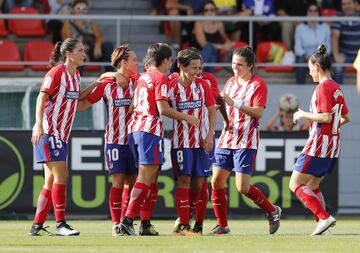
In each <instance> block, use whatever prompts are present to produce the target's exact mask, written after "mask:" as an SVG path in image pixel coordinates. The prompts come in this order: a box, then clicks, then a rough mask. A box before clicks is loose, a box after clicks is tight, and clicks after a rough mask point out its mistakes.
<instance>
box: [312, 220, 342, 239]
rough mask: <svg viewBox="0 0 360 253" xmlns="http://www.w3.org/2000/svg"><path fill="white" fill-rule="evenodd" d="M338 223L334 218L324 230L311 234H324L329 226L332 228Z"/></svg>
mask: <svg viewBox="0 0 360 253" xmlns="http://www.w3.org/2000/svg"><path fill="white" fill-rule="evenodd" d="M335 225H336V220H334V221H333V222H332V223H330V224H329V226H327V227H326V228H324V229H323V230H322V231H320V232H318V233H316V234H311V236H314V235H322V234H323V233H324V232H326V231H327V230H328V229H329V228H332V227H333V226H335Z"/></svg>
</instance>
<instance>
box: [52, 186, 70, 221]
mask: <svg viewBox="0 0 360 253" xmlns="http://www.w3.org/2000/svg"><path fill="white" fill-rule="evenodd" d="M51 197H52V200H53V206H54V214H55V220H56V221H63V220H65V210H66V184H55V183H54V184H53V187H52V190H51Z"/></svg>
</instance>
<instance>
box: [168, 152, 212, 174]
mask: <svg viewBox="0 0 360 253" xmlns="http://www.w3.org/2000/svg"><path fill="white" fill-rule="evenodd" d="M171 162H172V166H173V170H174V176H175V177H177V176H184V175H189V176H191V177H208V176H210V175H211V167H210V159H209V155H208V154H205V151H204V149H203V148H175V149H171Z"/></svg>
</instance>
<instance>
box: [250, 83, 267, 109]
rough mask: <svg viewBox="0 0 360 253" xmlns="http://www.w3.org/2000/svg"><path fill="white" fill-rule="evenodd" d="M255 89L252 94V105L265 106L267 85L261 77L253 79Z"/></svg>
mask: <svg viewBox="0 0 360 253" xmlns="http://www.w3.org/2000/svg"><path fill="white" fill-rule="evenodd" d="M255 82H256V84H255V91H254V95H253V101H252V106H260V107H266V99H267V87H266V83H265V81H264V80H262V79H260V78H259V79H257V80H255Z"/></svg>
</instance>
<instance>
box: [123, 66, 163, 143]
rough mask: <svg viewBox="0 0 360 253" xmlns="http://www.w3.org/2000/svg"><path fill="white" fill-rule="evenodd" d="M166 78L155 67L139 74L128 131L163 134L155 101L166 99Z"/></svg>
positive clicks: (161, 122) (161, 135)
mask: <svg viewBox="0 0 360 253" xmlns="http://www.w3.org/2000/svg"><path fill="white" fill-rule="evenodd" d="M167 85H168V79H167V77H166V76H165V75H164V74H163V73H161V72H160V71H159V70H157V69H150V70H148V71H147V72H146V73H144V74H143V75H141V76H140V78H139V79H138V81H137V84H136V88H135V93H134V112H133V114H132V117H131V120H130V123H129V133H133V132H147V133H150V134H153V135H157V136H160V137H163V136H164V123H163V121H162V119H161V115H160V113H159V111H158V109H157V105H156V101H158V100H165V101H168V86H167Z"/></svg>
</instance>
